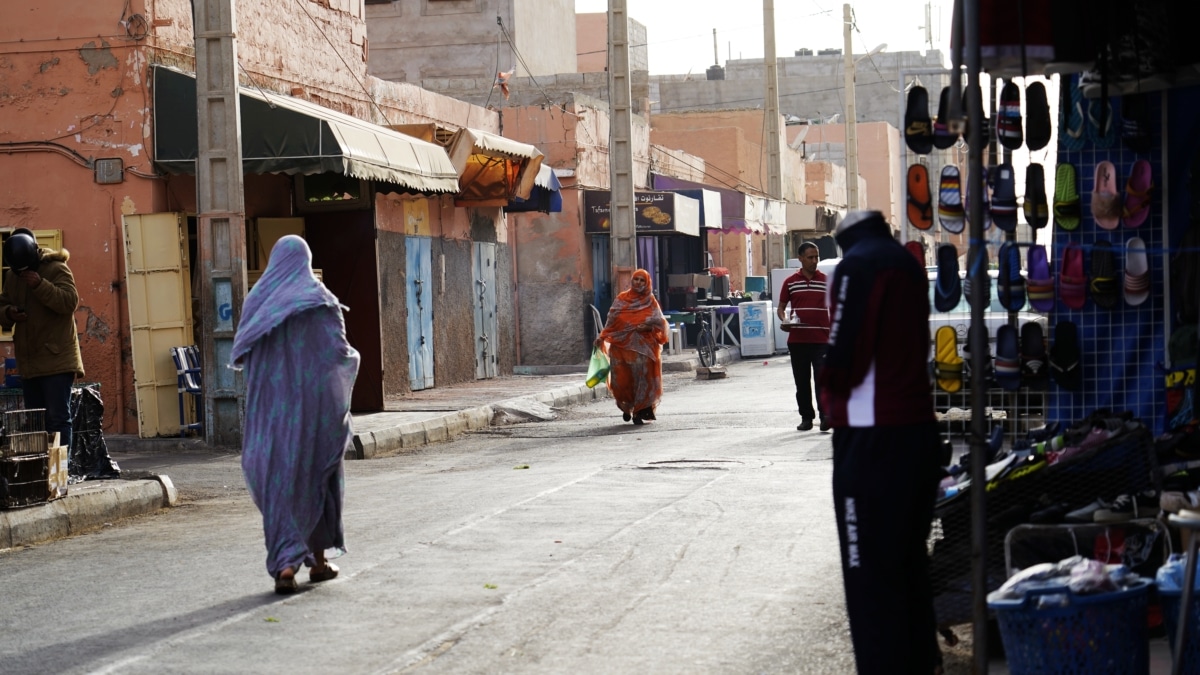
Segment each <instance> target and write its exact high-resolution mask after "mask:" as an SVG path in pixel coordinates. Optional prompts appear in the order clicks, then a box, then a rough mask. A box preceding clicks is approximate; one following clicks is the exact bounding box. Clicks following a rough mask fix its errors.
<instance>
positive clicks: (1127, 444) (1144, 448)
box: [929, 424, 1159, 627]
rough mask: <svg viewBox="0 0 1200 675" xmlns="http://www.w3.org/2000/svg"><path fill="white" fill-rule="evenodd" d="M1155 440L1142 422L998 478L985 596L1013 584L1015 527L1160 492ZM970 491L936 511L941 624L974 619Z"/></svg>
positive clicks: (992, 491) (991, 505) (933, 542)
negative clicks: (1059, 512)
mask: <svg viewBox="0 0 1200 675" xmlns="http://www.w3.org/2000/svg"><path fill="white" fill-rule="evenodd" d="M1158 483H1159V477H1158V463H1157V460H1156V457H1155V452H1154V437H1153V436H1152V435H1151V433H1150V430H1149V429H1147V428H1146V427H1145V426H1144V425H1141V424H1138V425H1135V426H1134V428H1131V429H1129V430H1127V431H1125V432H1124V433H1121V434H1120V435H1118V436H1114V437H1113V438H1111V439H1109V440H1108V441H1106V442H1104V443H1102V444H1100V445H1097V446H1095V447H1093V448H1091V449H1089V450H1087V451H1086V452H1082V453H1079V454H1077V455H1075V456H1073V457H1071V458H1070V459H1068V460H1064V461H1061V462H1059V463H1057V464H1053V465H1049V466H1047V465H1045V463H1044V462H1043V463H1042V464H1041V465H1040V466H1036V467H1028V468H1027V470H1024V471H1022V472H1020V473H1016V472H1014V473H1011V474H1008V475H1004V474H1002V475H1000V476H998V477H996V478H995V479H994V480H993V481H992V482H990V483H989V484H988V485H987V486H985V487H986V494H987V498H986V502H987V504H986V509H987V514H988V521H987V529H986V532H985V534H984V541H986V542H987V543H986V547H987V548H986V553H985V555H986V559H987V577H988V582H987V586H988V588H987V590H988V591H992V590H995V589H997V588H999V587H1000V585H1001V584H1002V583H1004V580H1005V579H1007V578H1008V569H1007V567H1006V563H1005V541H1006V538H1007V536H1008V533H1009V531H1010V530H1012V529H1013V528H1014V527H1017V526H1020V525H1025V524H1028V523H1030V522H1031V516H1033V514H1034V513H1036V512H1038V511H1040V510H1043V509H1046V508H1047V507H1051V506H1054V505H1056V504H1068V505H1072V508H1074V507H1076V506H1082V505H1085V504H1089V503H1091V502H1093V501H1095V500H1096V499H1098V498H1099V499H1105V500H1110V501H1111V500H1114V499H1116V498H1117V497H1118V496H1120V495H1134V494H1138V493H1141V492H1145V491H1148V490H1157V489H1158V488H1159V485H1158ZM971 489H973V488H971V487H968V488H967V489H964V490H961V491H960V492H958V493H957V494H956V495H955V496H954V497H952V498H950V499H946V500H943V501H942V502H940V503H939V504H938V506H937V508H936V509H935V511H934V523H933V530H932V534H931V536H930V541H929V550H930V580H931V581H932V584H933V591H934V607H935V610H936V612H937V621H938V624H939V625H940V626H943V627H949V626H954V625H958V624H962V623H967V622H970V621H971V617H972V613H971V497H970V494H971Z"/></svg>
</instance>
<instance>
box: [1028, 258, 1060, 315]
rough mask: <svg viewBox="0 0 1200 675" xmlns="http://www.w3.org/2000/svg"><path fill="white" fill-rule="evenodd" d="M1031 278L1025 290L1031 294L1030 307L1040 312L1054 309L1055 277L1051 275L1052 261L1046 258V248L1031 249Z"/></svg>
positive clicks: (1029, 259)
mask: <svg viewBox="0 0 1200 675" xmlns="http://www.w3.org/2000/svg"><path fill="white" fill-rule="evenodd" d="M1028 265H1029V278H1028V279H1026V280H1025V290H1026V292H1027V293H1028V294H1029V305H1030V306H1031V307H1033V308H1034V309H1036V310H1037V311H1039V312H1043V313H1045V312H1049V311H1050V310H1052V309H1054V275H1052V274H1051V273H1050V261H1049V260H1048V259H1047V258H1046V247H1044V246H1042V245H1041V244H1034V245H1033V246H1030V247H1029V254H1028Z"/></svg>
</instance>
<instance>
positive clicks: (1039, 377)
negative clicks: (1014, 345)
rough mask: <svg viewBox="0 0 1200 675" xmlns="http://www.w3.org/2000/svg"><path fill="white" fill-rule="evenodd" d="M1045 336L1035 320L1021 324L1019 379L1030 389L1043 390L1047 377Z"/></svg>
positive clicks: (1040, 325)
mask: <svg viewBox="0 0 1200 675" xmlns="http://www.w3.org/2000/svg"><path fill="white" fill-rule="evenodd" d="M1046 360H1047V359H1046V336H1045V334H1044V333H1043V332H1042V324H1040V323H1038V322H1036V321H1029V322H1026V323H1025V324H1024V325H1022V326H1021V380H1022V382H1024V384H1025V386H1026V387H1028V388H1030V389H1036V390H1039V391H1040V390H1043V389H1045V388H1046V380H1047V378H1048V377H1049V374H1048V371H1049V365H1048V364H1047V363H1046Z"/></svg>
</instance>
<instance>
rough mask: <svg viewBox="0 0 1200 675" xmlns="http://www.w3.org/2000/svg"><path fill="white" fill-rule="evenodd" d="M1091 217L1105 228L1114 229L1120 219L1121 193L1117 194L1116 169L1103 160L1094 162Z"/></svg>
mask: <svg viewBox="0 0 1200 675" xmlns="http://www.w3.org/2000/svg"><path fill="white" fill-rule="evenodd" d="M1092 218H1093V219H1095V221H1096V225H1097V226H1098V227H1100V228H1103V229H1105V230H1115V229H1117V225H1118V224H1119V223H1120V220H1121V195H1119V194H1117V170H1116V168H1115V167H1114V166H1113V163H1112V162H1110V161H1108V160H1104V161H1102V162H1097V163H1096V179H1095V181H1093V183H1092Z"/></svg>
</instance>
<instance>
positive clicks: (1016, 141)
mask: <svg viewBox="0 0 1200 675" xmlns="http://www.w3.org/2000/svg"><path fill="white" fill-rule="evenodd" d="M996 138H997V139H998V140H999V141H1000V145H1003V146H1004V147H1006V148H1008V149H1009V150H1017V149H1020V147H1021V143H1022V140H1023V134H1022V131H1021V90H1020V89H1019V88H1017V85H1016V83H1015V82H1012V81H1011V80H1010V81H1008V82H1005V83H1004V88H1002V89H1001V90H1000V107H999V108H997V110H996Z"/></svg>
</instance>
